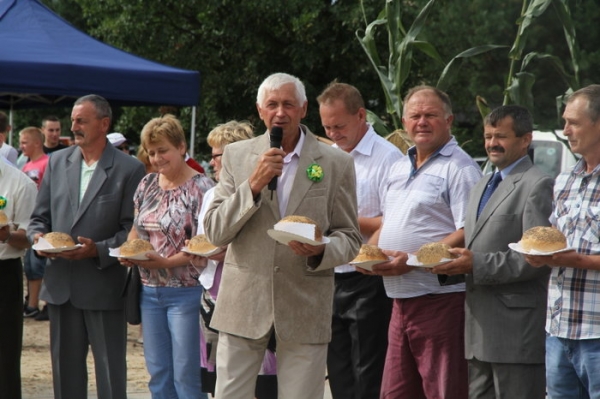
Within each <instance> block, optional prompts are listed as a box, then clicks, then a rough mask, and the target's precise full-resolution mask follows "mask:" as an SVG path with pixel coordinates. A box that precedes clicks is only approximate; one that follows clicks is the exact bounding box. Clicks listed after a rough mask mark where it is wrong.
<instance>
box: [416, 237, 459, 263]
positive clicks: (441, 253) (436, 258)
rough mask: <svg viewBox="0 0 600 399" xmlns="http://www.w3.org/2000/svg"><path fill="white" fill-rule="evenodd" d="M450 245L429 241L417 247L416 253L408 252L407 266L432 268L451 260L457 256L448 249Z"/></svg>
mask: <svg viewBox="0 0 600 399" xmlns="http://www.w3.org/2000/svg"><path fill="white" fill-rule="evenodd" d="M449 249H450V246H449V245H448V244H444V243H442V242H430V243H427V244H424V245H422V246H421V248H419V250H418V251H417V253H416V254H414V255H413V254H408V261H407V262H406V264H407V265H408V266H416V267H428V268H432V267H435V266H437V265H442V264H444V263H448V262H451V261H452V259H456V258H457V256H456V255H454V254H451V253H450V252H449V251H448V250H449Z"/></svg>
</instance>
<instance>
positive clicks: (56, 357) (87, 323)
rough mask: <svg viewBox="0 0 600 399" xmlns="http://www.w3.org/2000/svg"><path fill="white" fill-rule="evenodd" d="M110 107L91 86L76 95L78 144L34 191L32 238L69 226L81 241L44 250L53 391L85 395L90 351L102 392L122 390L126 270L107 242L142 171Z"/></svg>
mask: <svg viewBox="0 0 600 399" xmlns="http://www.w3.org/2000/svg"><path fill="white" fill-rule="evenodd" d="M111 119H112V112H111V109H110V105H109V104H108V102H107V101H106V100H105V99H104V98H102V97H100V96H97V95H94V94H91V95H87V96H84V97H81V98H79V99H78V100H77V101H75V104H74V106H73V110H72V112H71V121H72V126H71V130H72V132H73V134H74V137H75V144H76V145H75V146H72V147H69V148H68V149H65V150H64V151H58V152H56V153H54V154H52V156H51V157H50V160H49V162H48V166H47V167H46V172H45V176H44V179H43V180H42V185H41V186H40V190H39V193H38V196H37V200H36V204H35V209H34V211H33V213H32V215H31V223H30V224H29V227H28V229H27V235H28V236H29V239H30V241H32V242H34V243H37V241H38V239H39V238H40V237H42V236H43V235H44V234H46V233H48V232H61V233H66V234H69V235H70V236H71V237H72V238H73V240H74V241H75V242H76V243H78V244H79V245H80V246H79V247H78V248H76V249H73V250H70V251H66V252H60V253H48V252H40V251H37V254H38V255H39V256H45V257H49V258H50V261H49V262H48V266H47V268H46V271H45V274H44V279H43V283H42V294H41V299H43V300H45V301H46V302H47V304H48V313H49V316H50V350H51V357H52V377H53V385H54V397H55V398H57V399H77V398H86V397H87V391H88V386H87V380H88V373H87V365H86V358H87V354H88V349H89V347H90V346H91V348H92V351H93V353H94V360H95V362H94V365H95V370H96V385H97V392H98V398H99V399H125V398H126V396H127V393H126V388H127V378H126V377H127V375H126V374H127V363H126V361H125V356H126V353H127V324H126V321H125V311H124V309H123V298H122V292H123V287H124V284H125V278H126V275H127V271H126V270H125V268H124V267H122V266H121V265H120V264H119V262H118V261H117V258H113V257H110V256H109V253H108V249H109V248H117V247H119V246H120V245H121V244H122V243H123V242H124V241H125V239H126V237H127V234H128V232H129V230H131V226H132V224H133V194H134V192H135V189H136V188H137V185H138V183H139V181H140V180H141V179H142V177H143V176H144V174H145V170H144V166H143V165H142V163H141V162H139V161H138V160H137V159H135V158H133V157H131V156H128V155H126V154H124V153H123V152H121V151H119V150H117V149H115V148H114V147H113V146H112V145H110V143H109V142H108V140H107V139H106V135H107V133H108V129H109V127H110V124H111Z"/></svg>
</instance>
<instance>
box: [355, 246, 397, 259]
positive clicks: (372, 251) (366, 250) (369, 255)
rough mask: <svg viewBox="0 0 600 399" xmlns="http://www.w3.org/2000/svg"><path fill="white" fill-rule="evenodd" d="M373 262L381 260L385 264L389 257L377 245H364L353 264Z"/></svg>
mask: <svg viewBox="0 0 600 399" xmlns="http://www.w3.org/2000/svg"><path fill="white" fill-rule="evenodd" d="M371 260H380V261H382V262H385V261H386V260H388V257H387V256H386V255H385V254H384V253H383V252H382V251H381V249H380V248H379V247H377V246H376V245H369V244H363V245H362V246H361V247H360V251H359V252H358V255H356V258H354V260H352V262H351V263H359V262H368V261H371Z"/></svg>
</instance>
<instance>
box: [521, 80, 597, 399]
mask: <svg viewBox="0 0 600 399" xmlns="http://www.w3.org/2000/svg"><path fill="white" fill-rule="evenodd" d="M563 119H564V121H565V127H564V130H563V133H564V135H565V136H566V137H567V139H568V140H569V145H570V146H571V150H572V151H573V152H574V153H576V154H580V155H581V159H580V160H579V162H577V164H576V165H575V166H574V167H573V170H571V171H568V172H563V173H561V174H560V175H559V176H558V177H557V178H556V183H555V184H554V209H553V211H552V215H551V216H550V222H551V223H552V225H553V226H554V227H556V228H557V229H558V230H560V231H561V232H562V233H563V234H564V235H565V236H566V238H567V247H569V248H573V249H574V251H567V252H560V253H556V254H554V255H552V256H533V255H527V257H526V259H527V261H528V262H529V263H530V264H531V265H533V266H536V267H542V266H544V265H548V266H550V267H551V268H552V272H551V275H550V284H549V288H548V308H547V312H546V333H547V335H546V381H547V389H548V398H563V399H575V398H598V397H600V362H599V361H598V358H599V356H600V318H599V317H598V314H600V240H599V234H598V231H600V216H599V215H600V85H597V84H593V85H590V86H587V87H584V88H582V89H579V90H577V91H576V92H574V93H573V94H571V96H569V98H568V100H567V106H566V108H565V111H564V113H563Z"/></svg>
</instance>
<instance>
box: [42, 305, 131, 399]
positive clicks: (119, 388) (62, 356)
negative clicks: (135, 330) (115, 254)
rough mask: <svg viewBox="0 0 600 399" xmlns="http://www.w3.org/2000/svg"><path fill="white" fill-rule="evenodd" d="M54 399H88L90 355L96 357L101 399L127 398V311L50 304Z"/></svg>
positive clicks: (95, 367)
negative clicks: (88, 361)
mask: <svg viewBox="0 0 600 399" xmlns="http://www.w3.org/2000/svg"><path fill="white" fill-rule="evenodd" d="M48 315H49V316H50V353H51V357H52V384H53V385H54V398H55V399H85V398H87V396H88V371H87V362H86V359H87V355H88V350H89V348H90V347H91V348H92V352H93V353H94V369H95V371H96V390H97V397H98V399H126V398H127V361H126V353H127V322H126V321H125V311H124V310H122V309H121V310H85V309H78V308H76V307H75V306H73V304H72V303H71V301H67V302H66V303H64V304H62V305H54V304H51V303H48Z"/></svg>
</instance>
